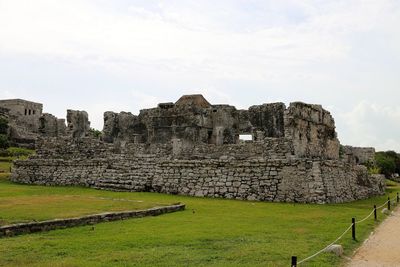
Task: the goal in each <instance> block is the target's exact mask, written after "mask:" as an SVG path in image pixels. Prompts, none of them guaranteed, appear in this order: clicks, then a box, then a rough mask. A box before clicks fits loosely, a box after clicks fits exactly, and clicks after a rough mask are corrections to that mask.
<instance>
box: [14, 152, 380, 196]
mask: <svg viewBox="0 0 400 267" xmlns="http://www.w3.org/2000/svg"><path fill="white" fill-rule="evenodd" d="M12 180H13V181H15V182H19V183H29V184H41V185H82V186H88V187H94V188H102V189H109V190H110V189H111V190H127V191H139V192H143V191H146V192H147V191H150V192H162V193H169V194H182V195H190V196H199V197H221V198H229V199H244V200H260V201H276V202H300V203H341V202H348V201H353V200H357V199H363V198H367V197H370V196H373V195H378V194H382V193H383V192H384V179H383V178H382V177H370V176H368V174H367V170H366V168H364V167H361V166H354V165H350V164H348V163H344V162H340V161H334V160H331V161H312V160H306V159H295V160H266V159H262V158H259V159H253V160H222V159H218V160H217V159H202V160H170V159H165V158H164V159H163V158H159V157H157V156H156V155H142V156H132V155H127V154H115V155H114V156H113V157H112V158H107V159H96V158H94V159H85V160H82V159H68V160H63V159H52V160H49V159H39V158H38V159H31V160H29V161H17V162H15V168H14V171H13V174H12Z"/></svg>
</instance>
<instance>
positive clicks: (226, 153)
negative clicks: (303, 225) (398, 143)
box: [11, 95, 385, 203]
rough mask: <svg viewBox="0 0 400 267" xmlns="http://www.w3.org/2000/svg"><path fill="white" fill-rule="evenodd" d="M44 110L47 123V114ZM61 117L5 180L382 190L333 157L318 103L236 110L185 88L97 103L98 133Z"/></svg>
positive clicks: (278, 190)
mask: <svg viewBox="0 0 400 267" xmlns="http://www.w3.org/2000/svg"><path fill="white" fill-rule="evenodd" d="M47 119H48V120H47V124H48V126H49V127H48V128H49V129H54V127H55V125H56V124H57V120H56V118H53V117H51V116H47ZM67 120H68V127H67V129H66V132H67V134H66V135H59V134H57V133H55V132H54V131H53V132H51V131H48V133H49V134H48V135H47V136H46V137H45V138H40V139H39V141H38V142H37V144H38V146H37V147H38V148H37V153H36V155H35V156H33V157H31V158H30V159H28V160H26V161H16V162H15V164H14V169H13V173H12V177H11V179H12V180H13V181H15V182H19V183H28V184H42V185H82V186H88V187H94V188H101V189H109V190H127V191H139V192H142V191H146V192H162V193H169V194H182V195H190V196H205V197H222V198H230V199H244V200H260V201H277V202H282V201H286V202H301V203H341V202H348V201H353V200H357V199H364V198H368V197H370V196H374V195H379V194H383V193H384V189H385V184H384V179H383V177H382V176H371V175H369V174H368V172H367V169H366V167H364V166H359V165H357V164H356V163H355V162H352V161H348V160H342V159H340V157H339V155H340V153H339V147H340V144H339V141H338V139H337V134H336V131H335V123H334V120H333V118H332V116H331V114H330V113H329V112H328V111H326V110H324V109H323V108H322V107H321V106H320V105H310V104H305V103H300V102H295V103H292V104H291V105H290V106H289V107H288V108H286V106H285V105H284V104H283V103H272V104H263V105H259V106H252V107H250V108H249V110H237V109H236V108H235V107H233V106H229V105H211V104H210V103H209V102H208V101H207V100H205V99H204V98H203V97H202V96H199V95H192V96H184V97H182V98H181V99H180V100H178V101H177V102H176V103H175V104H174V103H162V104H159V105H158V107H156V108H153V109H146V110H142V111H141V112H140V114H139V115H133V114H132V113H128V112H121V113H114V112H106V113H105V114H104V129H103V135H102V137H101V138H100V139H94V138H92V137H90V135H89V134H88V132H89V129H90V128H89V126H90V123H89V120H88V115H87V113H86V112H82V111H68V116H67ZM44 124H46V121H44ZM44 126H46V125H44ZM45 129H46V127H44V130H45ZM45 132H46V131H45ZM241 134H251V135H252V137H253V140H252V141H241V140H239V136H240V135H241Z"/></svg>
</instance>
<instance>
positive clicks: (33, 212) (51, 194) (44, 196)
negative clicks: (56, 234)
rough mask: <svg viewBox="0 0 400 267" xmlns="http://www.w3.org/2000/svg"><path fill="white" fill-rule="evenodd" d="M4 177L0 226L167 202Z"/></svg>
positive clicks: (0, 189) (0, 185)
mask: <svg viewBox="0 0 400 267" xmlns="http://www.w3.org/2000/svg"><path fill="white" fill-rule="evenodd" d="M6 177H7V176H6V175H5V174H2V175H1V176H0V226H2V225H7V224H13V223H22V222H31V221H44V220H49V219H55V218H73V217H77V216H83V215H90V214H97V213H103V212H111V211H128V210H139V209H148V208H151V207H156V206H166V205H170V204H171V203H166V202H152V201H143V200H141V199H136V198H130V199H129V200H125V199H115V198H112V196H107V195H106V194H98V193H99V191H95V190H90V189H87V188H80V187H39V186H26V185H17V184H13V183H10V182H8V181H7V179H6Z"/></svg>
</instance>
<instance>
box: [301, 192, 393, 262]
mask: <svg viewBox="0 0 400 267" xmlns="http://www.w3.org/2000/svg"><path fill="white" fill-rule="evenodd" d="M391 201H394V203H397V196H396V197H394V198H393V199H389V200H387V201H386V202H385V203H383V204H382V205H381V206H379V207H377V208H376V210H379V209H381V208H383V207H384V206H386V205H387V204H388V203H389V202H391ZM374 212H375V209H373V210H372V211H371V213H370V214H368V215H367V216H366V217H365V218H363V219H362V220H360V221H357V222H356V223H352V224H351V225H350V226H349V227H348V228H347V229H346V231H344V232H343V234H341V235H340V236H339V237H338V238H337V239H336V240H335V241H333V242H332V243H330V244H329V245H328V246H326V247H324V248H323V249H321V250H320V251H318V252H317V253H315V254H313V255H311V256H309V257H307V258H305V259H304V260H301V261H299V262H298V263H297V265H300V264H302V263H304V262H306V261H309V260H311V259H313V258H315V257H317V256H318V255H319V254H321V253H322V252H324V251H326V250H327V249H328V248H330V247H331V246H333V245H334V244H335V243H336V242H338V241H339V240H340V239H342V238H343V237H344V235H345V234H347V233H348V232H349V231H350V229H352V227H353V225H356V224H360V223H363V222H365V221H366V220H368V219H369V218H370V217H371V216H372V214H374Z"/></svg>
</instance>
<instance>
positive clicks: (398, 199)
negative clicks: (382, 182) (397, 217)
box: [397, 192, 400, 203]
mask: <svg viewBox="0 0 400 267" xmlns="http://www.w3.org/2000/svg"><path fill="white" fill-rule="evenodd" d="M399 201H400V198H399V192H397V203H399Z"/></svg>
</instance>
